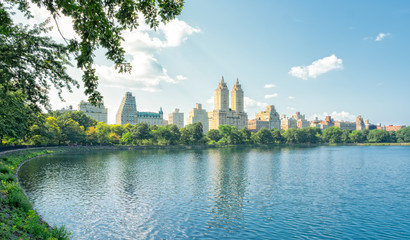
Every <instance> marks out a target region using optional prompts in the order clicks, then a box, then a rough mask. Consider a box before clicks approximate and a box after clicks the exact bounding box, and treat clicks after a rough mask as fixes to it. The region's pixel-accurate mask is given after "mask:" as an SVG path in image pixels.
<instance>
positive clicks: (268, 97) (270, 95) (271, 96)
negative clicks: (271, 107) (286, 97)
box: [265, 93, 278, 99]
mask: <svg viewBox="0 0 410 240" xmlns="http://www.w3.org/2000/svg"><path fill="white" fill-rule="evenodd" d="M277 96H278V94H277V93H274V94H267V95H265V99H271V98H274V97H277Z"/></svg>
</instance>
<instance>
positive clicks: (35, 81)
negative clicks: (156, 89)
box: [0, 0, 184, 107]
mask: <svg viewBox="0 0 410 240" xmlns="http://www.w3.org/2000/svg"><path fill="white" fill-rule="evenodd" d="M29 2H31V3H32V4H36V5H37V6H39V7H41V8H45V9H47V10H48V11H49V12H50V14H51V15H52V16H53V19H52V20H54V21H55V22H56V24H57V26H58V20H59V17H60V16H66V17H70V18H71V19H72V21H73V29H74V31H75V32H76V34H77V35H78V37H77V38H76V37H73V36H62V37H63V38H64V40H65V41H66V44H64V45H63V44H57V43H55V42H54V41H53V40H52V39H50V38H49V37H44V36H42V35H41V34H44V33H47V32H48V31H49V28H47V27H46V24H47V23H44V24H40V25H37V26H34V27H33V28H30V27H28V26H23V25H16V24H15V23H14V22H13V19H12V15H11V13H12V10H11V9H12V7H14V6H17V7H18V9H19V10H20V11H22V12H23V13H24V14H25V16H26V17H27V18H31V17H33V16H32V14H31V12H30V8H29ZM183 3H184V1H183V0H150V1H147V0H110V1H106V0H92V1H91V0H83V1H74V0H31V1H27V0H5V3H3V2H0V77H1V82H0V84H1V85H3V86H5V89H7V90H9V89H12V90H16V89H20V90H21V91H22V92H23V93H24V94H25V95H26V96H27V98H28V99H29V100H30V101H31V102H32V103H34V104H36V105H43V106H46V107H48V97H47V90H48V89H49V88H50V84H51V85H53V86H54V87H55V88H56V89H57V90H58V91H59V93H61V90H62V89H68V90H71V87H72V86H75V87H78V86H79V85H78V82H77V81H76V80H74V79H72V78H71V77H70V76H69V75H68V74H67V72H66V67H67V66H68V65H69V60H70V56H72V55H73V56H74V58H75V60H76V65H77V67H78V68H79V69H81V70H82V71H83V76H82V81H83V82H84V87H85V94H86V95H88V97H89V101H90V102H91V103H99V102H101V100H102V96H101V94H100V93H99V92H98V90H97V87H98V77H97V75H96V71H95V68H94V65H93V64H94V57H95V55H94V53H95V51H96V50H97V49H98V48H103V49H105V50H106V54H105V56H106V58H107V59H108V60H111V61H113V62H114V64H115V68H116V69H117V70H118V71H119V72H129V71H131V66H130V64H129V63H128V62H127V61H126V59H125V51H124V49H123V47H122V46H121V43H122V41H123V40H124V39H123V37H122V33H123V32H124V31H125V30H134V29H137V28H138V19H139V18H144V19H145V22H146V23H147V24H148V25H149V26H150V27H151V28H153V29H156V28H157V27H158V26H159V23H160V22H164V23H166V22H168V21H170V20H172V19H174V18H175V17H176V16H177V15H179V14H180V13H181V11H182V7H183ZM6 4H7V5H6Z"/></svg>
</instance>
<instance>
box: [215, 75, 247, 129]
mask: <svg viewBox="0 0 410 240" xmlns="http://www.w3.org/2000/svg"><path fill="white" fill-rule="evenodd" d="M214 100H215V105H214V110H213V111H212V112H208V118H209V129H218V127H219V126H220V125H225V124H227V125H232V126H234V127H236V128H238V129H243V128H245V127H247V126H248V114H247V113H246V112H244V94H243V90H242V87H241V85H240V84H239V81H238V79H237V80H236V83H235V85H234V86H233V89H232V93H231V100H232V101H233V103H231V104H232V106H231V108H229V90H228V87H227V86H226V83H225V81H224V79H223V77H222V80H221V82H220V83H219V85H218V88H217V89H216V90H215V94H214Z"/></svg>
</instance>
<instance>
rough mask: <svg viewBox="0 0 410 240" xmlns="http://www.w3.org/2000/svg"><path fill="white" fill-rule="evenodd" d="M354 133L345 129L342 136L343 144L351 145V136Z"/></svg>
mask: <svg viewBox="0 0 410 240" xmlns="http://www.w3.org/2000/svg"><path fill="white" fill-rule="evenodd" d="M351 133H352V131H351V130H347V129H343V130H342V136H340V140H341V141H342V143H351V142H352V141H351V139H350V134H351Z"/></svg>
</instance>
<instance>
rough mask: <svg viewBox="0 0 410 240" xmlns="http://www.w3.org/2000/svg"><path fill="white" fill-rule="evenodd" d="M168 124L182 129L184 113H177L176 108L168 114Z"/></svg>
mask: <svg viewBox="0 0 410 240" xmlns="http://www.w3.org/2000/svg"><path fill="white" fill-rule="evenodd" d="M168 124H175V125H177V127H178V128H183V127H184V113H182V112H179V109H178V108H175V110H174V111H173V112H172V113H170V114H168Z"/></svg>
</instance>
